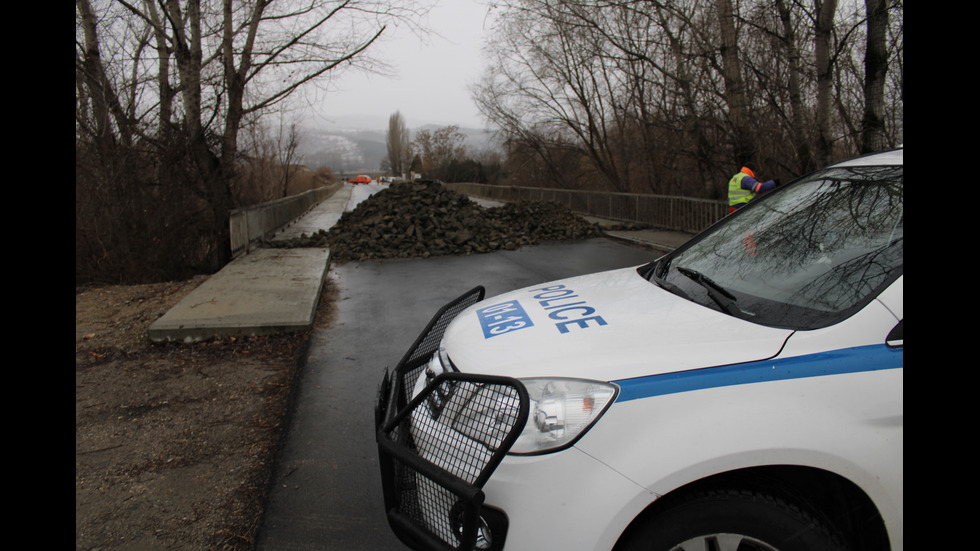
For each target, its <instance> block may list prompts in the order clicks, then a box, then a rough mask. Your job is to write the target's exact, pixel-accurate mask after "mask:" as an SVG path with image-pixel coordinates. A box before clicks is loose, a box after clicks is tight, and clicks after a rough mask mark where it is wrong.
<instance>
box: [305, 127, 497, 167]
mask: <svg viewBox="0 0 980 551" xmlns="http://www.w3.org/2000/svg"><path fill="white" fill-rule="evenodd" d="M445 126H447V125H435V124H426V125H422V126H420V127H417V128H409V133H410V139H415V134H416V132H418V131H419V130H423V129H424V130H429V131H433V130H436V129H439V128H444V127H445ZM459 131H460V132H461V133H463V134H464V135H465V136H466V144H465V145H466V151H467V153H469V154H470V155H477V154H479V153H480V152H482V151H486V150H488V149H491V148H493V147H494V145H493V133H492V132H490V131H489V130H484V129H479V128H460V129H459ZM300 132H301V137H300V144H299V148H298V149H299V154H300V155H301V159H302V160H301V162H302V163H303V164H305V165H306V166H308V167H310V168H312V169H314V170H315V169H317V168H319V167H322V166H329V167H330V168H332V169H333V170H334V171H335V172H337V173H349V172H365V171H377V170H379V169H380V167H381V163H382V161H383V160H384V159H385V157H387V156H388V147H387V145H386V139H387V133H388V117H387V116H385V117H380V118H379V117H343V118H338V119H336V120H334V121H332V122H330V123H324V124H320V125H317V126H312V125H310V126H303V128H302V129H301V131H300Z"/></svg>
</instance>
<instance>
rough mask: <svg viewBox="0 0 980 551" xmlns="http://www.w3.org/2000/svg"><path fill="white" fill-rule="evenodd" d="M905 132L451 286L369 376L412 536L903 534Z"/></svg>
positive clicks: (811, 543) (882, 541)
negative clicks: (578, 272) (488, 287)
mask: <svg viewBox="0 0 980 551" xmlns="http://www.w3.org/2000/svg"><path fill="white" fill-rule="evenodd" d="M903 226H904V212H903V151H902V150H897V151H890V152H885V153H880V154H875V155H871V156H866V157H861V158H857V159H853V160H850V161H847V162H843V163H840V164H836V165H833V166H830V167H828V168H826V169H824V170H821V171H818V172H816V173H814V174H811V175H808V176H806V177H803V178H801V179H799V180H797V181H795V182H793V183H790V184H787V185H785V186H781V187H780V188H777V189H776V190H774V191H772V192H770V193H768V194H764V195H762V196H760V197H759V198H758V199H757V200H756V201H754V202H752V203H751V204H749V205H748V206H747V207H745V208H743V209H741V210H739V211H738V212H736V213H734V214H732V215H730V216H728V217H726V218H725V219H724V220H722V221H720V222H719V223H717V224H715V225H714V226H712V227H711V228H709V229H707V230H705V231H704V232H702V233H701V234H699V235H698V236H696V237H695V238H693V239H692V240H691V241H689V242H688V243H686V244H685V245H684V246H683V247H681V248H679V249H677V250H676V251H674V252H673V253H670V254H668V255H666V256H663V257H661V258H659V259H657V260H655V261H653V262H651V263H649V264H647V265H644V266H639V267H634V268H629V269H621V270H615V271H610V272H604V273H599V274H593V275H587V276H582V277H576V278H572V279H568V280H563V281H556V282H551V283H545V284H541V285H535V286H533V287H529V288H526V289H520V290H517V291H513V292H510V293H507V294H505V295H503V296H498V297H493V298H485V297H484V291H483V289H482V288H481V287H477V288H475V289H473V290H472V291H470V292H468V293H466V294H464V295H462V296H461V297H459V298H458V299H457V300H455V301H453V302H451V303H450V304H447V305H446V306H445V307H443V308H442V309H441V310H440V311H439V312H437V313H436V315H435V317H434V318H433V319H432V321H431V322H430V323H429V326H428V327H426V328H425V330H424V331H423V332H422V334H421V335H419V338H418V340H417V341H416V342H415V343H414V345H413V346H412V347H411V349H410V350H409V351H408V352H407V353H406V354H405V356H404V358H402V360H401V362H400V363H399V364H398V365H397V367H396V368H395V369H394V370H393V371H392V372H391V373H390V374H388V373H386V375H385V378H384V381H383V383H382V386H381V389H380V391H379V400H378V406H377V409H376V422H377V429H378V432H377V440H378V447H379V457H380V460H381V471H382V480H383V487H384V492H385V503H386V507H387V515H388V519H389V524H390V525H391V527H392V529H393V530H394V532H395V533H396V534H397V535H398V536H399V538H400V539H401V540H402V541H403V542H405V543H406V545H408V546H409V547H411V548H413V549H467V550H469V549H507V550H540V549H563V550H578V549H582V550H610V549H616V550H634V549H643V550H661V549H663V550H671V549H683V550H693V549H723V550H746V549H753V550H780V551H787V550H836V549H859V550H879V549H895V550H900V549H902V548H903V484H902V479H903V399H902V395H903V366H904V364H903V319H904V310H903V280H904V278H903Z"/></svg>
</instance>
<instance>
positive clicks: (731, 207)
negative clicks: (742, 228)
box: [728, 166, 779, 213]
mask: <svg viewBox="0 0 980 551" xmlns="http://www.w3.org/2000/svg"><path fill="white" fill-rule="evenodd" d="M777 185H779V181H778V180H769V181H768V182H760V181H758V180H756V179H755V172H754V171H753V170H752V169H751V168H749V167H747V166H743V167H742V170H740V171H739V172H738V174H736V175H735V176H732V179H731V180H729V181H728V212H729V213H732V212H735V211H736V210H738V209H740V208H742V207H744V206H745V205H747V204H748V202H749V201H751V200H752V199H755V196H756V195H758V194H760V193H762V192H764V191H769V190H770V189H772V188H774V187H776V186H777Z"/></svg>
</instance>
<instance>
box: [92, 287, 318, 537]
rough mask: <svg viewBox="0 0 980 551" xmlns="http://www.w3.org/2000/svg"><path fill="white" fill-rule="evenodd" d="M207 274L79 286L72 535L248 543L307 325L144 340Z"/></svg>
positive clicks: (256, 522) (257, 520)
mask: <svg viewBox="0 0 980 551" xmlns="http://www.w3.org/2000/svg"><path fill="white" fill-rule="evenodd" d="M205 279H206V278H205V277H203V276H202V277H198V278H194V279H191V280H188V281H180V282H169V283H157V284H150V285H126V286H107V287H99V288H91V287H90V288H76V289H75V548H76V549H79V550H81V549H86V550H114V549H140V550H153V549H171V550H180V549H235V550H244V549H253V548H254V544H255V539H256V535H257V531H258V528H259V526H260V524H261V519H262V512H263V509H264V504H265V499H266V492H267V488H268V482H269V478H270V476H271V473H272V469H273V466H274V462H275V455H276V452H277V449H278V446H279V442H280V439H281V437H282V435H283V432H284V428H285V424H286V418H287V412H288V407H289V399H290V391H291V388H292V386H293V384H292V383H293V380H294V378H295V376H296V372H297V367H298V365H299V363H300V361H301V360H302V357H303V354H304V353H305V348H306V343H307V341H308V337H309V332H308V331H307V332H302V333H293V334H288V335H277V336H269V337H249V338H236V339H232V338H229V339H224V340H220V341H212V342H205V343H197V344H176V343H170V344H163V345H155V344H152V343H151V342H150V341H149V339H148V338H147V336H146V332H147V329H148V328H149V325H150V324H151V323H152V322H153V321H155V320H156V319H157V318H159V317H160V316H161V315H163V314H164V313H165V312H167V311H168V310H169V309H170V308H171V307H172V306H173V305H174V304H176V303H177V302H178V301H179V300H180V299H181V298H182V297H183V296H184V295H186V294H187V293H188V292H190V291H191V290H193V289H194V288H195V287H197V286H198V285H199V284H201V283H202V282H203V281H204V280H205ZM332 302H333V300H332V289H331V288H330V286H329V282H328V284H327V287H326V288H325V290H324V295H323V297H321V300H320V308H319V311H318V313H317V324H321V325H322V324H324V323H327V322H328V320H329V316H330V310H331V305H332Z"/></svg>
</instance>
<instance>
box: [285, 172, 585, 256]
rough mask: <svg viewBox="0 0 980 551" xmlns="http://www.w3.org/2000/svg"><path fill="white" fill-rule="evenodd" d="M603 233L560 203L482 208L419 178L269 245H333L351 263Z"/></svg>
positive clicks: (506, 247) (334, 252)
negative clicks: (331, 221) (325, 224)
mask: <svg viewBox="0 0 980 551" xmlns="http://www.w3.org/2000/svg"><path fill="white" fill-rule="evenodd" d="M601 235H602V230H601V229H600V228H599V226H598V225H597V224H592V223H589V222H587V221H585V220H583V219H582V218H580V217H578V216H576V215H575V214H573V213H572V212H571V211H570V210H568V209H567V208H566V207H564V206H562V205H559V204H557V203H540V202H524V203H509V204H506V205H504V206H501V207H493V208H483V207H481V206H480V205H478V204H477V203H475V202H473V201H471V200H470V199H469V197H467V196H466V195H463V194H460V193H457V192H455V191H452V190H449V189H446V188H445V187H444V186H443V185H442V184H441V183H440V182H437V181H416V182H406V183H400V184H392V185H391V186H389V187H388V188H387V189H385V190H382V191H380V192H378V193H375V194H374V195H372V196H371V197H369V198H368V199H365V200H364V201H362V202H361V203H360V204H359V205H358V206H357V208H355V209H354V210H352V211H349V212H345V213H344V214H343V215H342V216H341V217H340V220H338V221H337V224H336V225H334V227H333V228H331V229H330V230H329V231H326V230H320V231H319V232H317V233H315V234H313V235H305V234H304V235H302V236H300V237H298V238H295V239H290V240H284V241H276V242H273V243H270V244H269V245H271V246H276V247H329V248H330V256H331V259H332V260H333V261H338V262H346V261H359V260H369V259H387V258H425V257H429V256H437V255H468V254H479V253H487V252H492V251H497V250H514V249H518V248H520V247H523V246H526V245H533V244H536V243H539V242H542V241H551V240H566V239H585V238H590V237H599V236H601Z"/></svg>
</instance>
